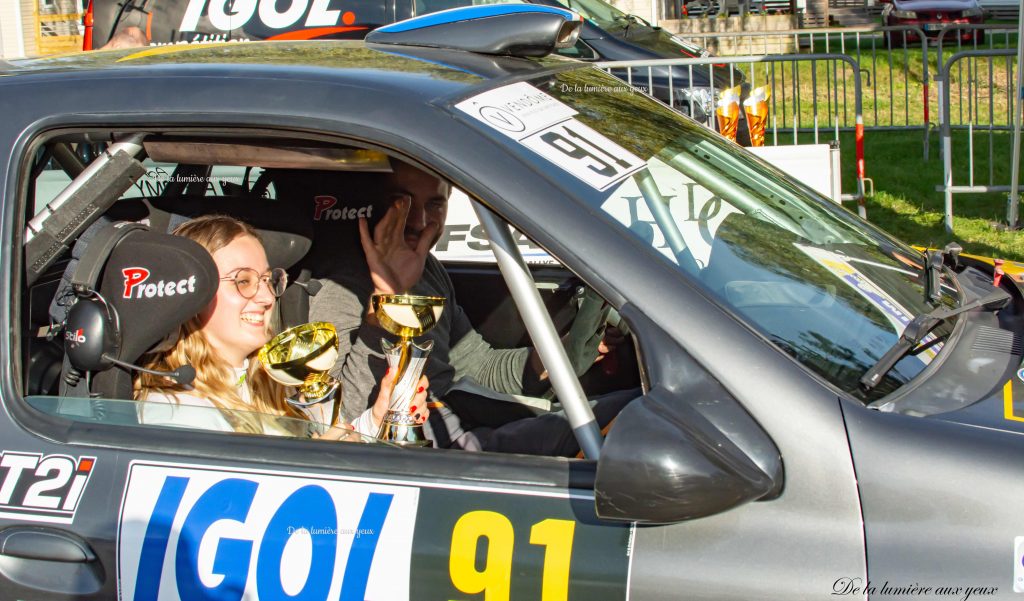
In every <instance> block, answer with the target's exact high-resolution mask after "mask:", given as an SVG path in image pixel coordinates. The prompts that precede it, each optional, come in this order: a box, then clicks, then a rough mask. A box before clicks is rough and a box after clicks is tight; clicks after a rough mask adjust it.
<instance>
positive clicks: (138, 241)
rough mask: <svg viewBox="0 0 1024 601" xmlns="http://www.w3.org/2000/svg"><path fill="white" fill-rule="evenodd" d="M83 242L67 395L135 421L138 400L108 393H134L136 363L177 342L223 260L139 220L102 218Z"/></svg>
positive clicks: (209, 294) (69, 331) (68, 347)
mask: <svg viewBox="0 0 1024 601" xmlns="http://www.w3.org/2000/svg"><path fill="white" fill-rule="evenodd" d="M84 243H87V245H88V246H87V248H86V249H85V250H84V252H82V253H81V254H80V258H79V260H78V261H77V265H76V267H75V269H74V273H73V275H72V277H71V295H72V297H73V298H72V300H73V302H72V303H70V304H69V305H67V316H66V318H65V320H64V330H63V337H64V350H65V357H64V366H63V370H62V382H61V397H74V398H89V399H93V400H92V401H91V402H90V404H89V408H90V409H91V413H92V414H91V415H88V416H85V417H90V418H92V419H96V420H102V421H107V422H122V423H123V422H125V421H127V422H130V423H134V422H135V412H134V408H133V407H131V406H130V405H129V404H126V403H104V401H103V399H131V398H132V369H131V365H132V364H134V363H135V362H137V361H138V359H139V358H140V357H141V356H142V355H143V353H145V352H148V351H150V350H155V349H156V348H168V347H169V346H170V345H172V344H173V343H174V342H175V340H176V337H177V333H178V327H179V326H180V325H181V324H182V323H184V322H185V321H186V320H188V319H189V318H191V317H193V316H194V315H196V314H197V313H199V312H200V311H201V310H202V309H203V308H204V307H206V306H207V305H208V304H209V303H210V301H211V300H212V299H213V297H214V295H215V294H216V292H217V287H218V284H219V281H218V280H219V274H218V272H217V266H216V265H215V264H214V262H213V258H212V257H211V256H210V254H209V253H208V252H207V251H206V249H204V248H203V247H202V246H200V245H199V244H197V243H195V242H193V241H191V240H189V239H187V238H183V237H181V236H172V235H169V234H165V233H157V232H153V231H151V230H150V229H149V228H148V227H146V226H144V225H141V224H138V223H131V222H117V223H111V224H106V225H102V226H100V227H98V228H97V229H96V230H95V231H94V232H93V234H92V235H91V236H89V237H88V238H87V239H83V240H79V242H78V244H84ZM179 371H182V370H179ZM179 376H180V377H185V378H187V376H181V374H179ZM192 377H194V371H193V372H192ZM176 379H177V378H176ZM188 379H189V380H190V379H191V378H188Z"/></svg>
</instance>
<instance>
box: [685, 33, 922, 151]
mask: <svg viewBox="0 0 1024 601" xmlns="http://www.w3.org/2000/svg"><path fill="white" fill-rule="evenodd" d="M679 37H683V38H685V39H688V40H690V41H692V42H693V43H696V44H698V45H703V44H705V43H712V44H713V43H714V41H715V40H717V41H721V40H728V39H746V40H747V43H746V44H744V45H743V47H742V48H743V50H746V51H748V52H747V53H748V54H756V53H758V52H762V51H763V52H765V53H766V54H767V53H769V51H770V50H778V49H784V50H786V51H791V52H793V54H796V55H799V56H808V54H804V52H805V51H806V52H809V53H815V52H823V53H825V54H830V55H831V54H842V55H846V56H849V57H850V58H852V59H853V60H854V61H855V63H856V69H857V70H858V71H859V72H860V73H861V74H862V75H863V76H864V79H865V84H864V85H865V92H866V93H865V94H864V96H863V102H864V127H865V129H868V130H874V131H885V130H909V131H920V132H922V153H923V155H924V157H925V158H926V159H927V158H928V148H929V136H930V130H931V123H930V121H931V117H930V115H931V107H930V105H931V101H930V96H929V95H930V89H929V86H930V77H929V70H930V68H931V67H930V65H931V62H932V61H931V56H932V55H931V53H930V50H929V47H928V46H927V45H921V44H919V43H918V44H916V45H915V41H917V40H920V39H923V38H924V37H925V33H924V31H923V30H922V29H920V28H919V27H914V26H898V27H880V26H875V27H846V28H825V29H799V30H788V31H764V32H756V33H751V32H731V33H709V34H679ZM783 40H785V41H786V44H785V45H784V46H783V45H782V43H781V42H782V41H783ZM776 53H777V52H776ZM836 75H839V76H840V77H838V78H837V77H834V76H833V74H828V73H826V74H824V77H822V78H819V80H818V81H816V82H815V83H816V84H820V85H823V86H824V87H825V89H826V94H832V95H833V96H835V92H833V91H832V90H831V88H832V87H833V86H837V87H839V88H842V87H843V86H844V85H845V83H846V78H845V77H843V73H841V72H840V73H838V74H836ZM840 95H841V93H840ZM826 112H828V111H826ZM826 126H829V127H831V126H833V123H832V122H831V121H828V122H827V123H826Z"/></svg>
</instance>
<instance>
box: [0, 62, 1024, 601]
mask: <svg viewBox="0 0 1024 601" xmlns="http://www.w3.org/2000/svg"><path fill="white" fill-rule="evenodd" d="M403 54H405V55H406V56H408V57H410V58H409V59H408V60H409V61H410V62H417V59H415V58H413V57H414V56H416V55H417V53H416V51H413V50H411V49H410V50H409V51H403ZM441 54H442V53H441V52H437V54H436V55H431V58H432V59H441V58H444V59H446V61H445V64H439V61H437V60H435V62H432V63H425V62H424V63H421V64H422V65H423V66H424V70H423V71H421V72H420V73H418V74H408V73H406V74H402V73H395V72H392V71H386V70H383V69H379V70H374V69H343V68H329V67H327V66H303V67H295V66H289V65H286V64H282V65H279V66H275V65H266V64H262V65H261V64H253V63H248V64H233V65H199V64H189V65H177V66H172V65H168V66H158V65H155V66H137V67H135V66H133V67H127V68H109V69H108V68H106V67H103V68H101V69H97V70H93V71H82V72H76V73H75V74H74V75H66V74H65V75H58V74H56V73H49V72H46V71H40V72H39V73H36V74H32V73H26V74H24V75H16V76H14V77H0V96H3V97H5V98H10V99H12V102H9V103H8V104H7V107H6V109H5V119H4V120H3V121H2V122H0V144H4V145H5V146H4V147H6V148H12V149H13V153H12V157H11V161H12V162H10V163H8V164H5V165H0V181H2V182H3V185H4V188H3V190H4V198H5V199H12V198H15V197H16V195H17V193H18V186H19V185H20V184H19V177H18V176H19V175H20V173H19V171H18V170H23V169H24V168H25V165H23V164H20V163H17V162H15V161H18V160H20V159H21V157H23V156H24V152H25V146H24V145H25V143H26V142H27V141H28V140H29V139H30V138H31V137H32V136H35V135H37V134H38V133H39V132H40V131H42V130H43V129H47V128H53V127H69V128H70V127H74V128H90V127H95V128H96V129H97V130H108V129H110V128H114V129H124V130H126V131H128V130H132V129H142V130H145V129H147V128H152V127H155V126H162V127H167V128H170V127H188V128H192V129H193V130H200V131H212V130H214V129H217V128H232V127H234V128H263V129H266V128H267V125H268V124H267V118H266V115H269V114H272V115H274V118H273V125H274V128H275V129H278V130H282V131H291V132H297V133H300V134H301V132H307V133H312V134H320V135H338V136H346V137H350V138H354V139H362V140H365V141H367V142H372V143H374V144H377V145H379V146H382V147H386V148H389V149H393V150H396V151H398V152H401V153H403V154H406V155H408V156H411V157H415V158H417V159H419V160H420V161H422V162H423V163H424V164H425V165H426V166H428V167H431V168H433V169H434V170H436V171H438V172H440V173H443V174H444V175H445V176H447V177H449V178H451V179H452V180H453V182H454V183H456V184H457V185H458V186H459V187H460V188H462V189H464V190H466V191H467V192H468V193H469V194H470V195H471V196H474V197H477V198H480V199H484V200H485V201H486V202H487V203H488V204H489V206H490V207H491V208H492V209H494V210H495V211H496V212H498V213H499V214H500V215H502V216H504V217H505V218H507V219H508V220H509V221H511V222H513V223H515V224H516V225H517V227H518V228H519V229H521V230H522V231H524V232H528V233H529V234H530V235H531V236H532V237H533V238H534V239H535V240H536V241H537V242H538V243H539V244H541V245H542V246H543V247H545V249H547V250H548V251H550V252H551V254H552V255H554V256H556V257H558V258H559V260H560V261H561V262H562V263H563V264H564V265H565V266H567V267H568V268H569V269H571V270H572V271H574V272H575V273H576V274H578V275H579V276H580V277H582V278H583V279H584V280H585V281H587V282H588V283H590V284H591V285H593V286H594V287H595V288H596V289H597V290H598V291H599V292H600V293H601V294H602V295H604V296H605V298H607V299H609V300H610V301H611V302H613V303H614V304H616V305H618V306H623V305H627V304H628V305H629V306H630V307H631V310H632V311H635V312H638V313H641V314H643V315H644V316H646V318H647V319H648V320H649V321H650V322H651V324H653V326H652V325H650V324H649V325H647V326H646V330H645V332H646V333H647V335H646V336H645V337H644V341H643V345H642V347H641V353H642V355H643V357H644V359H645V367H646V369H647V371H646V373H645V374H644V376H645V384H646V385H647V387H648V389H660V390H668V391H670V392H671V393H672V394H674V395H675V397H674V399H675V401H676V402H679V403H693V404H697V405H699V404H700V403H701V402H703V401H704V400H705V399H702V398H694V397H690V396H688V395H687V393H689V392H692V390H691V389H689V388H687V385H688V382H687V381H686V378H683V377H681V375H685V373H686V369H687V366H692V367H693V368H694V369H700V370H704V371H706V373H707V375H708V376H710V377H711V378H713V379H714V380H716V381H717V383H718V384H719V385H720V386H721V389H722V390H723V391H724V392H725V393H727V394H728V395H730V396H732V397H735V399H737V400H738V401H739V402H740V403H741V404H742V407H743V409H745V410H746V412H747V413H748V414H749V416H750V418H752V420H753V421H754V422H756V423H757V424H758V425H759V426H760V427H761V428H763V430H764V432H765V433H767V435H768V436H769V437H770V439H771V442H772V443H774V445H775V447H777V449H778V454H779V455H780V456H781V458H782V473H783V486H782V489H781V491H778V495H777V496H776V497H774V498H771V499H769V500H764V501H759V502H753V503H747V504H744V505H741V506H739V507H736V508H734V509H731V510H729V511H727V512H724V513H721V514H718V515H713V516H709V517H705V518H701V519H697V520H693V521H689V522H683V523H678V524H672V525H663V526H644V527H639V528H638V529H637V530H636V533H635V540H634V544H633V547H632V556H631V565H632V568H631V576H630V598H631V599H645V600H646V599H650V600H662V599H664V600H668V599H679V598H681V597H685V598H692V599H716V600H717V599H721V600H727V599H728V600H740V599H743V600H750V599H812V598H826V597H829V596H830V593H831V592H832V590H833V585H834V583H835V581H836V580H837V579H839V578H844V577H848V578H861V579H864V580H865V581H866V580H867V578H868V576H869V575H870V578H871V581H872V583H873V584H876V585H878V586H881V584H882V582H884V581H886V580H888V581H889V582H890V584H896V583H899V584H902V585H910V584H913V582H914V581H916V582H918V583H920V584H921V585H925V586H939V585H942V584H950V585H954V586H967V585H971V586H998V587H999V596H1000V597H1011V598H1012V594H1011V593H1010V591H1011V590H1012V582H1011V581H1010V574H1012V568H1011V566H1010V557H1011V551H1012V544H1013V538H1014V536H1017V535H1024V515H1021V513H1020V511H1019V508H1018V507H1016V505H1015V503H1014V501H1015V500H1016V499H1019V498H1021V495H1022V494H1024V484H1021V482H1024V479H1022V478H1021V475H1020V474H1018V473H1017V471H1016V470H1017V469H1018V468H1015V467H1014V463H1013V462H1012V461H1008V460H1009V459H1013V458H1016V457H1018V456H1019V454H1020V453H1019V452H1020V451H1021V450H1024V438H1021V437H1020V435H1019V434H1014V433H1009V432H1002V431H999V430H996V429H994V428H997V427H1000V424H998V421H993V422H992V423H991V426H990V427H977V426H972V425H965V424H959V423H951V421H949V419H947V416H935V417H929V418H920V417H909V416H902V415H896V414H887V413H881V412H878V411H874V410H870V409H866V408H864V407H863V406H861V405H860V404H859V403H855V402H853V401H849V400H846V399H844V398H842V397H841V395H840V394H839V393H838V392H837V391H836V390H834V389H833V388H831V387H830V386H828V385H827V384H825V383H824V382H822V381H821V380H819V379H818V378H816V377H813V376H812V375H811V374H810V373H809V372H808V371H807V370H805V369H804V368H802V367H801V366H799V365H798V364H797V363H795V362H794V361H793V360H791V359H789V358H788V357H787V356H785V355H784V354H782V353H781V352H779V351H778V350H777V349H776V348H774V347H773V346H771V345H770V344H769V343H768V342H767V341H765V340H764V339H763V338H762V337H761V336H759V335H757V334H755V333H754V332H753V331H752V330H750V329H749V328H748V327H747V326H745V325H744V324H743V323H741V322H740V320H738V319H737V318H736V317H735V316H733V315H730V314H728V313H727V312H726V311H725V310H723V309H722V308H720V307H719V306H718V305H717V304H716V302H715V301H714V300H713V299H711V298H709V297H708V296H707V295H706V294H705V293H704V292H703V291H702V290H701V289H699V288H698V287H697V285H695V284H693V283H691V282H689V281H687V280H686V279H685V278H684V277H681V276H680V274H679V272H678V271H676V270H675V269H674V268H673V267H672V266H671V265H670V264H669V263H668V262H666V261H665V260H664V259H663V258H661V257H659V256H657V255H654V254H652V252H651V250H650V249H649V248H645V247H643V246H642V245H641V244H640V243H638V242H637V241H636V240H634V239H632V238H630V237H628V236H625V235H623V234H622V233H621V232H620V231H619V230H617V229H616V228H614V227H613V226H612V224H610V223H608V222H606V221H605V218H604V217H602V216H599V215H594V214H588V221H587V225H586V228H581V227H580V223H581V212H587V211H589V210H590V209H588V208H587V207H585V206H584V205H582V204H576V203H575V202H574V201H573V195H572V191H573V190H574V189H576V188H577V187H579V186H583V184H582V183H579V182H575V181H570V180H568V179H567V178H565V177H564V176H561V174H560V173H559V172H558V171H557V170H556V169H555V168H554V167H552V166H551V165H548V164H546V163H545V162H544V161H543V160H541V159H539V158H535V157H528V156H522V155H519V154H516V153H515V152H514V149H513V148H511V147H510V146H509V145H508V144H507V143H506V142H505V141H504V140H502V139H501V138H500V137H499V134H494V133H492V132H487V131H485V130H483V129H481V128H478V127H475V126H474V125H473V124H471V123H470V121H469V120H468V119H466V118H465V117H462V116H457V115H453V114H452V113H450V112H447V111H446V108H445V107H447V106H449V105H450V104H452V103H453V102H456V101H458V100H459V99H461V98H464V97H466V96H468V95H472V94H475V93H478V92H479V91H480V90H482V89H485V88H489V87H493V86H495V85H500V84H501V83H504V82H507V81H513V80H517V79H522V78H525V77H527V76H529V75H530V74H532V73H538V74H539V73H542V69H541V68H540V67H538V66H537V65H536V64H535V63H530V62H529V61H520V60H519V59H500V60H494V59H493V58H491V57H488V58H486V59H481V58H480V57H475V56H472V55H460V54H459V53H450V55H449V56H444V57H442V56H440V55H441ZM460 56H461V57H462V58H461V59H460ZM460 61H461V62H460ZM474 63H475V65H476V66H475V67H474ZM531 65H532V66H531ZM549 66H551V65H549ZM555 66H556V67H558V68H561V67H560V66H558V65H555ZM428 67H429V68H428ZM502 73H504V75H502ZM510 74H511V75H510ZM497 76H503V77H506V78H508V79H504V80H500V81H499V80H494V79H491V78H492V77H497ZM69 78H75V79H76V82H75V85H71V86H68V85H66V82H67V81H68V79H69ZM270 81H273V82H274V86H267V85H266V84H267V82H270ZM21 91H23V92H24V93H19V92H21ZM29 93H31V95H32V96H31V98H30V97H29ZM40 99H43V100H40ZM494 165H502V168H501V169H495V168H493V166H494ZM552 199H559V201H558V202H553V201H552ZM14 205H15V203H13V202H9V201H8V202H4V203H3V233H2V236H3V243H4V245H5V246H4V247H5V248H17V247H18V245H19V244H20V241H19V240H18V238H19V237H20V234H19V233H17V232H16V231H15V225H18V219H17V218H16V217H17V215H16V213H15V209H16V207H15V206H14ZM20 261H21V258H20V254H19V253H4V255H3V257H2V259H0V268H2V273H0V276H2V280H0V328H6V330H7V331H13V332H17V331H20V326H19V324H13V323H11V322H10V318H11V316H12V315H13V314H14V313H12V309H16V308H17V307H15V306H14V305H15V304H16V303H18V302H19V300H18V297H17V296H15V295H13V294H12V293H13V291H14V290H16V289H17V287H16V282H17V277H16V275H15V274H19V273H20V270H21V266H20ZM652 282H657V286H652V285H651V283H652ZM624 314H625V315H626V316H627V319H628V315H629V312H624ZM11 343H12V341H11V339H10V338H8V337H0V354H3V355H4V356H7V357H11V358H12V359H13V360H12V361H9V362H4V367H3V370H4V372H3V376H4V377H3V386H4V388H3V395H4V397H5V403H4V405H3V412H4V414H3V415H4V419H2V420H0V437H2V439H3V441H4V447H5V448H8V449H31V450H33V451H36V452H42V453H71V454H74V453H80V454H90V455H95V456H96V457H97V468H96V469H97V471H96V472H95V473H94V474H93V476H92V478H93V480H92V481H91V482H90V485H89V487H88V489H87V490H86V492H85V496H84V497H83V499H82V506H83V507H93V508H106V509H104V510H103V511H98V510H97V511H95V512H92V513H87V512H81V513H79V515H78V516H77V518H76V521H75V524H74V527H75V532H76V533H78V534H79V535H80V536H82V537H84V538H86V539H88V540H89V541H90V543H91V544H92V545H93V548H94V551H95V552H96V553H97V554H98V555H99V556H100V557H101V558H102V559H103V561H104V565H105V566H106V567H107V570H108V572H112V571H113V569H114V568H113V566H114V563H113V558H114V536H115V532H114V527H115V526H114V524H113V522H112V521H111V518H110V516H111V512H112V511H114V510H115V509H116V507H118V505H119V503H120V494H121V491H122V490H123V488H124V479H125V473H126V469H127V466H128V462H129V461H130V460H132V459H157V460H161V459H162V460H168V459H169V458H178V459H188V460H189V461H192V462H201V463H210V464H216V465H228V466H230V465H243V466H250V467H252V466H256V465H261V466H263V467H265V468H268V469H271V468H280V469H285V468H287V469H290V470H292V471H303V472H308V473H310V474H316V473H321V474H323V473H336V472H341V473H344V474H346V475H348V476H350V477H355V478H359V477H369V476H371V475H384V476H385V477H394V478H399V479H402V480H417V478H430V479H432V480H434V481H441V482H443V483H460V484H466V482H467V481H469V482H480V483H483V482H487V483H489V484H490V485H492V486H497V487H507V488H509V489H529V490H565V489H566V488H576V489H577V490H579V491H582V490H584V489H585V488H586V487H587V486H592V484H593V478H594V473H593V471H594V466H593V464H588V463H583V462H568V461H563V460H556V459H545V460H538V459H530V458H522V457H514V456H489V455H480V456H470V455H467V454H464V453H459V452H443V451H439V452H436V453H435V452H432V453H426V454H423V453H416V454H412V453H408V454H406V453H403V452H401V451H396V450H394V449H387V448H378V447H374V446H370V447H365V448H364V447H348V448H345V449H344V450H343V451H341V450H337V449H329V448H327V447H324V446H323V445H320V444H318V443H315V442H303V441H293V440H273V439H258V440H259V441H260V442H259V448H260V449H261V450H260V451H259V452H258V453H253V446H252V443H251V439H249V438H246V437H231V438H230V439H226V438H225V437H224V436H222V435H217V434H210V433H200V432H190V433H189V434H188V447H187V448H182V446H181V444H180V441H181V439H182V434H181V433H179V432H175V431H171V430H162V429H149V428H147V429H142V428H117V427H114V426H103V425H88V424H80V423H76V424H68V423H67V422H65V421H63V420H59V419H56V418H51V417H47V416H45V415H41V414H39V413H36V412H34V411H32V410H31V409H28V408H26V407H25V406H24V405H23V404H20V403H14V402H12V401H11V399H13V398H14V397H15V395H17V394H18V392H17V391H16V390H15V389H14V386H15V383H16V382H17V381H19V378H20V371H21V366H20V357H18V356H16V355H14V354H12V345H11ZM677 346H678V347H681V348H683V349H685V350H686V352H687V353H688V355H689V357H680V356H679V355H678V353H676V352H675V349H676V347H677ZM976 407H981V405H978V406H976ZM986 425H988V424H986ZM1005 427H1006V424H1002V428H1004V429H1005ZM26 428H27V429H26ZM30 430H31V431H30ZM851 449H852V451H851ZM1011 453H1012V455H1011ZM414 455H415V456H414ZM294 466H301V467H299V468H295V467H294ZM760 467H761V468H762V469H764V468H765V467H766V466H765V465H762V466H760ZM424 474H426V475H427V476H424ZM496 478H497V482H495V479H496ZM7 523H8V522H7V521H6V520H3V521H0V524H7ZM922 549H928V551H927V552H923V551H922ZM967 550H970V552H967ZM908 575H909V576H908ZM908 577H909V578H910V579H911V582H907V578H908ZM114 587H115V584H114V583H113V581H112V580H111V579H110V578H109V576H108V580H107V581H106V583H105V588H104V589H103V591H102V593H101V595H102V596H107V597H109V596H111V595H112V594H113V592H114V590H115V589H114ZM847 598H864V595H863V594H860V595H849V596H847ZM989 598H991V597H989Z"/></svg>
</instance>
